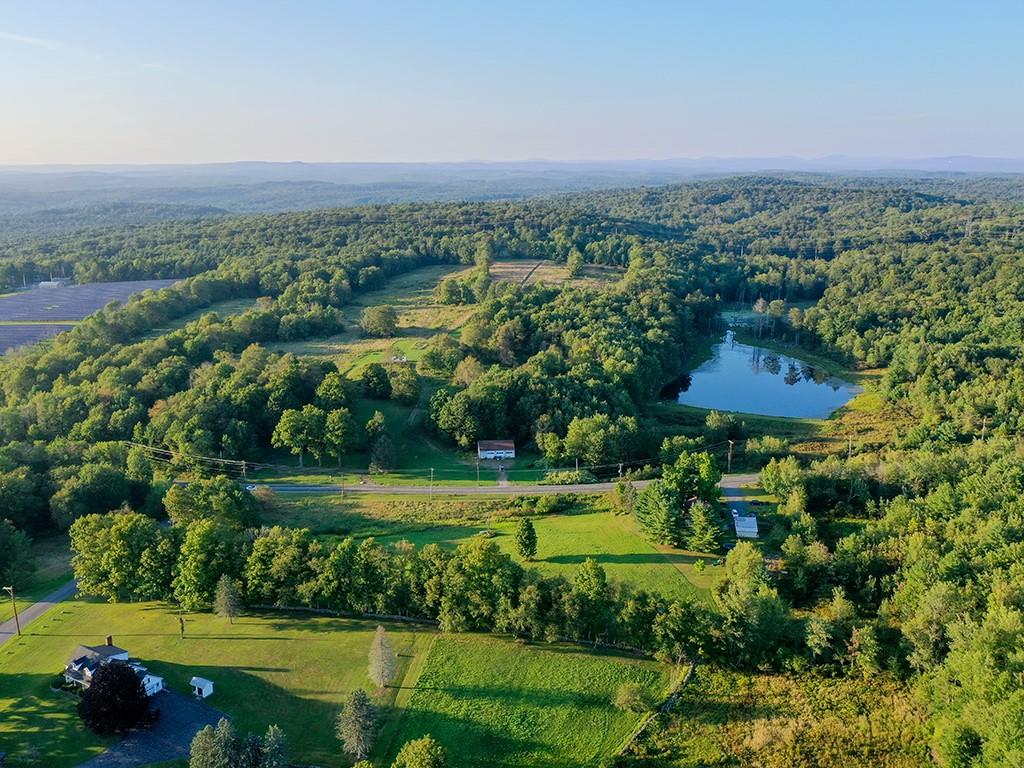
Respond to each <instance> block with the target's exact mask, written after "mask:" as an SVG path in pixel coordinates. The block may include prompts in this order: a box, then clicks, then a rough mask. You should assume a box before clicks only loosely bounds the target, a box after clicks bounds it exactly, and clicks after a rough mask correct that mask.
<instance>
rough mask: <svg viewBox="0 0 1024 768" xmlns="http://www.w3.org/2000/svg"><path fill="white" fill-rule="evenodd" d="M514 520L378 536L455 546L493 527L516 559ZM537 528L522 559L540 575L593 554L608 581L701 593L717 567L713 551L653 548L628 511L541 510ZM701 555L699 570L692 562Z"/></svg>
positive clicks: (570, 571)
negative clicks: (531, 550) (533, 547)
mask: <svg viewBox="0 0 1024 768" xmlns="http://www.w3.org/2000/svg"><path fill="white" fill-rule="evenodd" d="M516 525H517V522H516V521H515V520H501V521H491V522H487V523H484V524H481V525H468V526H466V525H447V526H439V527H435V528H430V529H427V530H421V531H413V532H409V533H404V534H391V535H389V536H386V537H383V538H381V539H380V540H381V541H384V542H389V543H397V542H399V541H402V540H406V541H409V542H411V543H413V544H415V545H416V546H419V547H422V546H425V545H427V544H435V543H436V544H440V545H442V546H452V547H454V546H457V545H458V544H460V543H462V542H464V541H468V540H469V539H470V538H472V537H473V536H477V535H480V533H481V532H482V531H487V532H488V533H493V541H495V542H496V543H497V544H498V546H499V547H501V549H502V551H504V552H506V553H508V554H509V555H512V556H513V557H514V558H515V559H517V560H518V559H519V558H518V555H516V553H515V530H516ZM533 525H534V529H535V530H536V531H537V556H536V558H535V559H534V560H533V561H531V562H529V563H526V565H527V566H528V567H532V568H536V569H537V570H539V571H540V572H541V573H543V574H545V575H552V576H553V575H561V576H564V577H566V578H567V579H569V580H570V581H571V580H572V578H573V575H574V574H575V572H576V570H577V569H578V568H579V566H580V564H582V563H583V561H584V560H586V559H587V558H593V559H594V560H596V561H597V562H598V563H600V564H601V566H602V567H603V568H604V569H605V572H606V573H607V574H608V578H609V579H611V580H612V581H618V582H623V583H626V584H631V585H633V586H634V587H637V588H639V589H645V590H649V591H651V592H658V593H660V594H662V595H664V596H665V597H669V598H672V597H694V598H698V599H707V598H708V597H709V590H710V588H711V585H712V584H713V583H714V580H715V578H716V576H717V571H718V569H717V568H715V567H713V566H711V563H713V562H715V561H716V560H717V559H718V557H719V556H718V555H701V554H700V553H696V552H683V551H680V550H671V549H668V548H663V549H660V550H659V549H656V548H655V547H654V546H653V545H652V544H651V543H650V542H648V541H646V540H645V539H644V538H643V536H642V535H641V534H640V532H639V531H638V530H637V528H636V523H635V522H634V521H633V520H632V519H631V518H629V517H624V516H619V515H615V514H613V513H611V512H592V513H587V514H568V515H547V516H545V517H537V518H533ZM700 559H704V561H705V562H706V563H707V566H706V567H705V568H704V571H703V573H699V572H697V571H695V570H694V569H693V563H694V562H696V561H697V560H700Z"/></svg>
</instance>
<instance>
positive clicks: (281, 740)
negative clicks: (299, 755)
mask: <svg viewBox="0 0 1024 768" xmlns="http://www.w3.org/2000/svg"><path fill="white" fill-rule="evenodd" d="M287 765H288V742H287V740H286V739H285V737H284V731H282V730H281V729H280V728H278V727H277V726H276V725H270V726H267V732H266V733H265V734H264V735H263V761H262V763H261V764H260V768H287Z"/></svg>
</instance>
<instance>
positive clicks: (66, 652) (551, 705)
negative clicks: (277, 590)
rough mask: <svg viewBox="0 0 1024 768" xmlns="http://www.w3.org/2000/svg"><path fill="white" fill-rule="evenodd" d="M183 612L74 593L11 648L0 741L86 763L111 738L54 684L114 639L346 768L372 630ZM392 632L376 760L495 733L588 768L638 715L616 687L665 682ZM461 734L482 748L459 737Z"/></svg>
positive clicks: (582, 661)
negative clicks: (75, 659)
mask: <svg viewBox="0 0 1024 768" xmlns="http://www.w3.org/2000/svg"><path fill="white" fill-rule="evenodd" d="M186 618H187V632H186V636H185V639H184V640H181V639H179V637H178V624H177V615H176V613H175V612H174V611H173V610H172V609H170V608H169V607H167V606H164V605H161V604H156V603H136V604H109V603H101V602H93V601H86V600H78V601H72V602H69V603H66V604H64V605H62V606H60V607H58V608H56V609H54V610H52V611H50V612H49V613H48V614H47V615H45V616H44V617H42V618H41V619H39V620H38V621H37V622H36V623H35V624H33V625H32V629H31V632H30V633H29V634H27V635H26V636H25V637H24V638H22V639H21V640H18V641H11V642H10V643H8V644H6V645H4V646H3V648H2V649H0V744H2V745H3V747H4V749H6V750H7V751H8V752H9V753H11V754H12V755H14V754H19V753H21V752H22V751H23V750H25V749H26V748H27V747H28V746H29V745H35V747H36V748H37V749H38V750H39V753H40V756H41V760H42V763H41V764H43V765H46V766H53V767H54V768H63V767H64V766H74V765H76V764H78V763H80V762H82V761H84V760H86V759H88V758H89V757H91V756H93V755H95V754H97V753H98V752H100V751H101V750H102V749H103V748H104V747H105V746H106V745H108V744H109V743H110V742H109V740H104V739H101V738H98V737H96V736H94V735H93V734H91V733H90V732H89V731H87V730H86V729H85V728H83V727H82V726H81V724H80V723H79V721H78V718H77V715H76V714H75V703H76V699H75V698H74V697H72V696H70V695H68V694H65V693H56V692H54V691H52V690H51V689H50V687H49V686H50V684H51V682H52V680H53V678H54V675H55V674H56V673H58V672H59V671H60V670H61V669H62V668H63V665H64V663H65V661H66V660H67V658H68V657H69V656H70V654H71V653H72V651H73V649H74V648H75V646H76V645H77V644H79V643H86V644H95V643H101V642H102V638H103V637H104V636H105V635H107V634H111V635H113V637H114V641H115V642H116V643H118V644H119V645H121V646H122V647H124V648H126V649H128V650H129V652H130V653H131V654H132V657H133V658H138V659H140V660H142V661H143V662H144V663H145V664H146V665H147V666H148V667H149V668H150V669H152V670H153V671H155V672H157V673H158V674H161V675H163V676H164V677H165V678H166V681H167V683H168V685H170V686H171V687H172V688H173V689H175V690H178V691H185V690H187V684H188V680H189V678H190V677H191V676H192V675H200V676H203V677H207V678H209V679H211V680H213V681H214V683H215V685H216V691H215V693H214V695H213V697H212V698H211V699H210V701H209V703H210V704H211V705H212V706H214V707H216V708H218V709H221V710H222V711H224V712H226V713H228V714H230V715H231V716H232V718H233V719H234V721H235V725H236V726H237V727H238V729H239V730H240V731H242V732H247V731H254V732H262V731H263V730H265V729H266V727H267V725H269V724H271V723H277V724H278V725H280V726H281V727H282V728H283V729H284V731H285V733H286V734H287V736H288V740H289V744H290V752H291V755H290V756H291V759H292V761H294V762H296V763H300V764H316V765H321V766H343V765H347V764H348V763H347V761H346V760H345V758H344V757H343V756H342V754H341V750H340V748H339V745H338V742H337V740H336V738H335V736H334V718H335V717H336V715H337V713H338V711H339V710H340V707H341V703H342V701H343V700H344V697H345V696H346V694H347V693H348V692H349V691H351V690H352V689H354V688H356V687H363V688H365V689H367V690H368V691H372V687H373V686H372V683H371V682H370V681H369V679H368V678H367V675H366V657H367V650H368V648H369V645H370V639H371V637H372V634H373V630H374V628H375V627H376V622H373V621H361V620H354V619H342V618H331V617H321V616H311V615H303V614H261V615H249V616H244V617H242V618H240V619H238V620H236V621H235V623H234V624H228V623H227V622H225V621H223V620H221V619H218V618H217V617H215V616H213V615H211V614H188V615H187V617H186ZM387 626H388V632H389V635H390V637H391V641H392V643H393V644H394V646H395V649H396V651H397V652H398V654H399V675H398V678H397V680H396V683H395V685H394V686H393V687H391V688H388V689H386V690H385V691H383V692H381V693H374V694H373V696H374V697H375V699H376V701H377V703H378V704H379V705H380V706H381V708H382V712H383V715H382V729H381V731H380V734H379V736H378V740H377V747H376V750H375V751H376V755H375V757H376V758H377V759H378V760H381V758H383V757H384V756H385V755H388V756H391V755H393V754H394V753H395V752H396V751H397V750H398V748H399V747H400V745H401V743H402V742H403V741H404V740H405V739H407V738H413V737H415V736H418V735H420V734H421V733H423V732H429V733H433V734H434V735H435V736H436V737H438V738H440V739H442V741H444V742H445V743H446V745H447V746H448V748H449V750H450V751H451V754H452V757H453V763H452V764H453V765H455V766H462V765H467V766H468V765H479V764H481V761H484V760H489V759H491V757H492V756H494V755H493V754H492V753H493V750H492V749H491V748H489V747H488V746H487V744H488V741H487V739H488V738H494V739H498V741H497V742H495V743H499V744H500V745H501V748H502V750H503V753H504V756H505V757H506V758H507V759H510V760H512V757H511V756H518V755H527V756H532V757H530V762H515V760H513V761H512V762H509V763H506V764H510V765H511V764H517V765H553V764H555V765H585V764H590V763H589V762H587V760H588V759H589V757H590V756H593V755H597V754H607V753H608V751H610V750H611V748H613V747H614V746H616V744H617V741H618V740H620V739H621V738H622V735H623V734H625V733H626V732H627V731H628V730H629V728H630V727H631V726H632V724H633V722H634V720H635V718H634V717H633V716H627V715H623V714H621V713H619V712H618V711H617V710H616V709H614V708H613V707H612V706H611V704H610V698H611V695H612V693H613V692H614V690H615V687H616V686H617V685H618V683H619V682H622V681H625V680H630V681H633V680H635V681H637V682H641V683H642V684H645V685H648V686H650V688H651V689H652V692H653V691H655V689H657V690H660V689H662V688H663V687H664V686H665V684H666V680H665V678H666V675H667V672H666V670H665V669H664V668H663V667H661V666H659V665H657V664H655V663H653V662H645V661H637V660H633V659H623V658H619V657H616V656H604V655H595V654H591V653H588V652H585V651H582V650H578V649H574V648H563V647H561V646H558V647H544V649H541V648H532V647H524V646H522V645H520V644H517V643H516V642H514V641H512V640H510V639H506V638H495V637H487V636H477V635H462V636H458V637H446V636H439V635H438V634H437V633H436V632H435V631H434V630H432V629H430V628H425V627H417V626H415V625H410V624H395V625H387ZM433 647H436V648H438V649H439V650H438V651H437V652H436V654H435V653H434V652H433V651H432V650H431V649H432V648H433ZM428 657H429V658H428ZM417 678H418V679H419V683H418V684H417ZM484 705H486V707H487V709H486V714H485V710H484V708H483V707H484ZM492 716H493V717H494V719H493V720H492V719H491V717H492ZM571 722H572V723H574V724H575V727H570V723H571ZM581 724H582V726H581ZM463 729H466V732H467V734H471V735H472V738H471V739H470V740H462V739H460V738H459V734H460V732H461V731H462V730H463ZM516 759H518V758H516Z"/></svg>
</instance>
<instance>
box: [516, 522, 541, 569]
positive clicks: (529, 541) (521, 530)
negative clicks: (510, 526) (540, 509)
mask: <svg viewBox="0 0 1024 768" xmlns="http://www.w3.org/2000/svg"><path fill="white" fill-rule="evenodd" d="M516 551H517V552H518V553H519V556H520V557H521V558H523V559H524V560H533V558H534V556H535V555H536V554H537V531H536V530H535V529H534V527H533V522H531V520H530V519H529V518H528V517H524V518H523V519H522V520H520V521H519V524H518V525H517V526H516Z"/></svg>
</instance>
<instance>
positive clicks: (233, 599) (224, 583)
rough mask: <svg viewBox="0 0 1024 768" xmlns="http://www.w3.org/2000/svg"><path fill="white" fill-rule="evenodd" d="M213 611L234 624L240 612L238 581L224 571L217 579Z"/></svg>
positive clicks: (240, 600)
mask: <svg viewBox="0 0 1024 768" xmlns="http://www.w3.org/2000/svg"><path fill="white" fill-rule="evenodd" d="M213 611H214V613H216V614H217V615H218V616H220V617H221V618H222V619H227V620H228V623H230V624H234V623H235V618H236V617H237V616H239V614H241V613H242V597H241V595H240V594H239V590H238V582H237V581H235V580H234V579H232V578H231V577H230V576H228V575H227V574H226V573H225V574H224V575H222V576H221V577H220V579H219V580H218V581H217V590H216V592H214V595H213Z"/></svg>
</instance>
